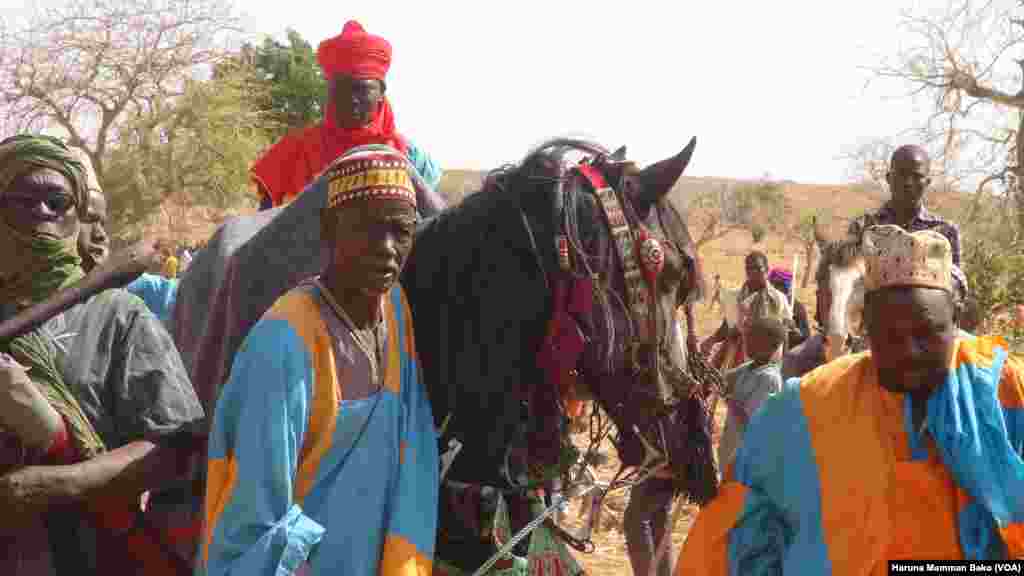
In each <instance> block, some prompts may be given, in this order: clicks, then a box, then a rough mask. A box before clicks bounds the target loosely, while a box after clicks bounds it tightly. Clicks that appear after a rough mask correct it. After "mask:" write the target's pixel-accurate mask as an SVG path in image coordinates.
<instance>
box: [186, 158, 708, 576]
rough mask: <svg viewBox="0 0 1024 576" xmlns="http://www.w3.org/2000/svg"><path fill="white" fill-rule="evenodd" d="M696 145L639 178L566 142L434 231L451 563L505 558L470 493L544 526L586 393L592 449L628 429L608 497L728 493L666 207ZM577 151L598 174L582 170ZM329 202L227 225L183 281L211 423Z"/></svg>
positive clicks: (418, 252)
mask: <svg viewBox="0 0 1024 576" xmlns="http://www.w3.org/2000/svg"><path fill="white" fill-rule="evenodd" d="M695 145H696V139H692V140H691V141H690V142H689V144H688V145H687V146H686V147H685V148H683V150H682V151H681V152H680V153H678V154H676V155H675V156H673V157H671V158H668V159H666V160H663V161H660V162H657V163H655V164H653V165H651V166H648V167H646V168H644V169H642V170H641V169H639V168H637V167H636V165H635V164H634V163H632V162H628V161H626V160H625V148H620V149H619V150H618V151H616V152H615V153H612V152H609V150H608V149H606V148H604V147H603V146H601V145H599V144H596V143H593V142H588V141H584V140H575V139H556V140H551V141H548V142H546V143H544V144H542V145H541V146H539V147H538V148H536V149H534V150H532V151H530V153H529V154H528V155H527V156H526V157H525V158H524V159H523V160H522V161H520V162H519V163H517V164H515V165H511V166H506V167H503V168H500V169H498V170H495V171H493V172H492V173H490V174H489V175H488V177H487V178H486V180H485V182H484V184H483V185H482V188H481V190H480V191H478V192H476V193H473V194H471V195H469V196H467V197H466V198H465V199H464V200H463V201H462V202H461V203H460V204H458V205H456V206H453V207H449V208H447V209H446V210H444V211H443V212H442V213H441V214H438V215H435V216H433V217H430V218H426V219H425V220H424V221H423V223H422V224H421V226H420V227H419V228H418V230H417V233H416V240H415V243H414V247H413V250H412V253H411V254H410V257H409V260H408V262H407V264H406V267H405V269H404V270H403V272H402V275H401V279H400V280H401V284H402V286H403V288H404V290H405V292H406V294H407V297H408V300H409V303H410V308H411V311H412V316H413V325H414V329H415V332H416V336H417V344H418V353H419V357H420V362H421V366H422V370H423V377H424V382H425V385H426V388H427V391H428V394H429V396H430V399H431V403H432V405H433V410H434V415H435V419H436V423H437V425H438V428H439V429H440V430H441V431H442V432H441V434H440V437H439V440H440V441H441V443H442V446H445V445H448V444H449V443H450V442H451V441H452V440H455V441H457V442H459V443H461V451H460V452H458V456H457V457H456V458H455V459H454V460H453V461H452V463H451V466H450V468H449V469H448V470H447V472H446V479H445V482H444V484H445V486H447V487H448V489H449V490H448V492H446V495H443V497H442V499H441V515H440V527H439V539H438V546H437V551H436V557H437V558H438V559H441V560H444V561H445V562H447V563H448V564H451V565H454V566H455V567H456V568H458V569H460V570H467V571H472V570H474V569H476V568H478V567H480V566H481V565H482V564H483V563H484V560H485V559H487V558H488V557H493V556H494V552H495V550H496V544H495V541H494V540H495V538H494V536H495V535H491V536H489V537H488V536H487V535H486V532H487V529H486V528H485V529H483V530H481V528H480V526H477V525H476V524H479V518H480V509H481V506H479V505H476V506H475V507H474V506H470V509H469V512H468V516H467V514H464V513H463V512H465V506H462V505H461V504H459V503H460V502H465V501H466V499H465V498H464V497H463V496H465V493H466V492H467V490H464V489H462V488H465V487H469V488H470V490H469V492H472V493H475V494H476V495H477V496H479V495H480V494H482V493H495V492H497V493H500V494H503V495H504V497H505V498H506V500H507V501H508V503H509V504H508V508H509V511H510V512H511V513H512V516H513V518H512V520H513V522H512V523H513V528H515V529H517V530H519V529H521V528H522V527H524V526H526V525H527V523H528V521H530V520H531V519H532V518H533V517H534V516H535V514H533V513H532V512H531V511H529V510H527V511H526V512H525V513H523V512H521V510H522V509H523V506H522V503H523V502H527V501H528V500H529V498H531V497H532V494H534V489H535V488H538V487H540V486H542V485H543V480H544V479H550V478H551V476H552V474H554V475H556V476H557V475H558V474H560V473H561V474H564V473H565V466H564V464H565V462H566V461H567V460H573V461H575V460H574V458H573V457H572V456H568V457H567V455H566V453H567V451H571V447H570V446H569V445H568V444H569V443H568V440H567V435H566V434H565V429H564V422H563V419H562V418H561V414H560V413H561V410H560V408H561V407H562V406H564V404H565V402H566V401H568V400H569V399H571V397H573V396H574V395H577V396H583V395H589V396H592V397H593V398H594V399H595V401H596V403H597V404H598V405H599V406H600V408H601V410H600V411H597V410H596V409H595V412H594V414H593V415H592V416H591V436H592V439H594V440H596V441H600V440H601V438H603V437H604V436H605V435H607V434H608V433H609V431H610V430H611V428H612V426H611V423H614V428H615V430H616V431H617V435H616V436H615V437H614V438H613V440H614V443H615V446H616V448H617V451H618V452H619V456H620V460H621V461H622V463H623V466H624V469H623V470H621V471H620V475H619V478H617V479H616V481H615V482H613V483H612V484H613V486H612V487H614V485H616V482H617V483H618V484H617V485H618V486H620V487H621V486H626V485H628V482H629V481H630V478H633V479H634V480H635V479H636V478H638V477H640V476H643V475H645V474H651V473H654V472H655V471H656V470H666V469H667V470H669V471H670V472H671V474H672V476H673V478H674V479H675V485H676V488H677V491H678V492H679V493H681V494H683V495H685V496H687V497H689V498H690V499H691V500H692V501H695V502H697V503H698V504H703V503H705V502H707V501H709V500H710V499H711V498H712V497H713V496H714V494H715V492H716V490H717V473H716V471H715V465H714V461H713V459H712V456H711V438H710V428H709V427H710V418H709V415H708V413H707V405H706V402H705V401H704V396H703V392H702V390H701V389H700V388H701V386H700V385H699V384H698V383H697V382H696V381H695V380H694V379H693V378H692V377H691V375H690V374H688V372H687V368H686V361H685V359H684V358H683V354H682V352H681V350H682V347H683V346H684V344H683V343H682V342H676V339H677V338H678V336H677V334H678V333H679V331H678V330H673V322H676V321H677V320H676V317H675V310H676V308H677V306H678V305H679V304H680V303H682V302H683V301H685V300H686V299H687V298H689V297H692V296H693V295H694V294H696V293H698V292H699V291H700V290H701V289H702V285H701V279H699V278H697V277H696V276H695V275H694V274H692V271H693V270H695V268H696V267H695V266H692V263H693V262H694V261H695V258H696V249H695V245H694V243H693V241H692V239H691V237H690V235H689V233H688V231H687V228H686V225H685V222H684V220H683V218H682V217H681V215H680V213H679V212H678V210H677V209H676V208H675V207H674V206H672V205H671V203H670V201H669V199H668V193H669V191H670V190H671V189H672V188H673V186H674V185H675V183H676V181H677V180H678V179H679V178H680V176H681V175H682V174H683V171H684V170H685V168H686V166H687V165H688V163H689V161H690V158H691V155H692V153H693V150H694V147H695ZM574 154H577V155H581V156H583V159H582V160H581V161H580V162H578V163H570V162H568V158H570V157H571V156H572V155H574ZM326 188H327V187H326V186H319V187H318V186H316V185H315V183H314V184H313V185H311V186H310V187H308V188H307V189H306V191H305V192H304V193H303V194H301V195H300V196H299V197H298V198H297V199H296V200H295V201H294V202H292V203H291V204H289V205H287V206H284V207H281V208H276V209H273V210H269V211H266V212H261V213H258V214H256V215H253V216H241V217H237V218H235V219H233V221H230V222H227V223H225V224H224V225H222V228H221V229H220V230H218V232H217V233H216V234H215V236H214V238H213V239H211V241H210V243H209V244H208V246H207V247H206V249H204V250H203V251H201V252H200V253H199V254H197V255H196V256H195V257H194V259H193V263H192V266H191V267H190V269H189V271H188V272H186V274H185V275H184V276H183V277H182V279H181V283H180V286H179V294H178V303H177V304H176V307H175V311H174V321H173V335H174V336H175V338H176V340H177V341H178V342H179V344H180V345H182V348H183V350H182V358H183V360H184V361H185V364H186V368H187V369H188V370H189V373H190V375H191V376H192V377H193V382H194V384H195V385H196V388H197V391H199V392H200V397H201V399H202V400H203V402H204V405H205V406H207V407H209V408H210V409H211V412H212V406H213V403H214V402H215V399H216V393H217V390H218V389H219V387H220V386H221V385H222V384H223V383H224V381H225V380H226V377H227V371H228V369H229V363H230V358H231V357H232V356H233V355H234V351H235V350H237V348H238V346H239V345H240V343H241V340H242V338H243V337H244V334H245V332H246V331H247V330H248V329H249V328H250V327H251V326H252V324H254V323H255V322H256V321H257V320H258V319H259V317H260V316H261V315H262V314H263V313H264V312H265V311H266V310H267V309H268V308H269V307H270V306H271V305H272V303H273V301H274V300H275V299H276V298H278V297H280V296H281V295H283V294H284V293H285V292H286V291H287V290H288V289H289V288H291V287H293V286H295V285H296V284H297V283H298V282H299V281H301V280H302V279H304V278H305V277H308V276H312V275H314V274H316V273H318V272H319V271H320V270H322V265H323V261H322V251H321V244H320V239H319V226H317V224H316V222H317V220H318V218H319V214H320V209H321V208H322V207H323V206H324V204H325V200H326ZM584 382H586V383H587V387H589V390H585V389H584V385H583V383H584ZM602 414H604V415H606V416H607V418H604V417H602ZM608 421H610V422H608ZM594 448H596V446H594ZM459 487H461V488H459ZM456 488H459V489H456ZM460 490H461V491H460ZM452 494H456V495H454V496H453V495H452ZM516 501H518V502H519V506H518V509H519V510H520V512H519V513H517V506H516ZM474 516H475V518H474ZM559 535H560V536H562V538H563V539H569V540H571V537H570V536H568V535H567V534H565V533H564V532H562V533H560V534H559ZM506 536H507V535H506ZM517 550H519V551H521V550H522V547H519V548H517Z"/></svg>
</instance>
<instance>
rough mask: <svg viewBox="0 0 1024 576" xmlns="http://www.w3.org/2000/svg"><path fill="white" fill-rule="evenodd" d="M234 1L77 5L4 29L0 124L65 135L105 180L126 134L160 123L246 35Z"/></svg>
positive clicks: (122, 0)
mask: <svg viewBox="0 0 1024 576" xmlns="http://www.w3.org/2000/svg"><path fill="white" fill-rule="evenodd" d="M238 31H239V27H238V20H237V19H236V18H235V17H234V16H233V15H232V12H231V9H230V6H229V5H228V4H227V2H226V0H69V1H68V2H66V3H64V4H62V5H61V6H60V7H57V8H52V9H48V10H45V11H42V12H40V13H37V14H35V15H34V16H33V17H31V18H30V19H29V20H28V22H27V24H25V25H23V26H20V27H18V28H14V27H5V28H3V29H0V118H2V119H3V124H4V126H3V127H4V128H5V129H6V130H9V131H15V130H17V131H21V130H26V129H40V128H44V127H46V128H54V127H56V128H60V129H62V130H63V131H64V132H66V133H67V136H68V140H69V143H70V144H71V145H73V146H78V147H80V148H82V149H84V150H85V151H86V152H87V153H88V155H89V156H90V159H91V160H92V163H93V166H94V168H95V170H96V172H97V176H98V177H99V178H100V181H101V182H103V181H104V173H105V160H106V159H107V152H108V149H109V148H111V147H112V146H115V145H116V144H117V142H116V138H117V136H118V133H119V130H118V127H119V125H120V124H121V123H123V122H125V121H126V120H127V119H129V118H130V119H131V120H132V121H133V122H134V123H138V122H139V121H148V122H150V123H152V124H153V125H156V124H159V123H160V122H161V121H162V120H163V119H165V118H166V117H167V114H169V110H170V108H171V107H170V106H169V104H170V103H171V102H172V100H173V98H175V97H178V96H182V95H184V94H185V86H186V80H188V79H191V78H194V77H195V76H196V74H198V73H201V72H203V70H204V68H205V69H209V67H210V66H212V65H213V64H215V63H217V62H218V61H220V60H221V59H222V58H223V57H224V56H225V54H226V51H225V46H226V45H225V43H226V42H230V41H231V40H232V39H233V38H234V34H233V33H234V32H238Z"/></svg>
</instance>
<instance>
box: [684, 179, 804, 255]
mask: <svg viewBox="0 0 1024 576" xmlns="http://www.w3.org/2000/svg"><path fill="white" fill-rule="evenodd" d="M784 202H785V198H784V197H783V195H782V193H781V188H779V186H778V185H777V184H774V183H771V182H767V181H763V182H756V183H742V184H736V183H722V184H721V185H719V186H716V187H711V188H706V189H704V190H702V191H700V192H697V193H693V194H689V195H688V196H687V205H686V212H687V215H688V218H689V220H690V222H691V225H692V226H694V228H695V229H696V230H699V232H698V233H697V235H696V239H695V240H694V241H695V242H696V244H697V248H698V249H699V248H700V247H702V246H704V245H705V244H708V243H710V242H714V241H715V240H718V239H720V238H724V237H725V236H727V235H728V234H730V233H731V232H734V231H744V232H749V233H750V234H751V235H752V236H753V237H754V241H755V242H758V241H760V239H761V238H762V237H764V234H765V233H766V232H767V231H768V230H770V229H773V224H772V223H773V222H774V221H776V220H778V219H780V218H781V215H782V213H783V212H784Z"/></svg>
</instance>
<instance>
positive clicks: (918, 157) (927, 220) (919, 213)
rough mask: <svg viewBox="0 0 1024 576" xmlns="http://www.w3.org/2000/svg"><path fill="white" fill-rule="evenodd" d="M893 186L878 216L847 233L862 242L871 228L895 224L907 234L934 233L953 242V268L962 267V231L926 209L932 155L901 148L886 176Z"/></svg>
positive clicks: (915, 148) (867, 217) (914, 148)
mask: <svg viewBox="0 0 1024 576" xmlns="http://www.w3.org/2000/svg"><path fill="white" fill-rule="evenodd" d="M885 179H886V182H887V183H888V184H889V194H890V196H891V197H890V198H889V201H888V202H886V203H885V205H883V206H882V208H881V209H879V210H878V211H876V212H870V213H868V214H864V215H863V216H861V217H859V218H857V219H855V220H854V221H853V222H850V226H849V229H848V230H847V233H848V234H849V235H851V236H855V237H857V238H860V237H862V236H863V235H864V231H865V230H867V229H868V228H870V227H871V226H878V225H881V224H892V225H895V226H900V227H901V228H903V229H904V230H908V231H910V232H917V231H918V230H934V231H936V232H938V233H939V234H942V235H943V236H945V237H946V240H948V241H949V245H950V250H951V258H952V259H953V264H955V265H957V266H959V265H960V229H959V228H958V227H957V225H956V224H954V223H953V222H950V221H948V220H946V219H944V218H942V217H941V216H939V215H938V214H933V213H931V212H929V211H928V209H927V208H925V207H924V197H925V195H926V194H927V192H928V187H929V186H931V158H929V156H928V152H927V151H926V150H925V149H924V148H921V147H920V146H916V145H913V144H907V145H904V146H900V147H899V148H897V149H896V150H894V151H893V153H892V157H891V158H890V160H889V171H888V172H886V175H885Z"/></svg>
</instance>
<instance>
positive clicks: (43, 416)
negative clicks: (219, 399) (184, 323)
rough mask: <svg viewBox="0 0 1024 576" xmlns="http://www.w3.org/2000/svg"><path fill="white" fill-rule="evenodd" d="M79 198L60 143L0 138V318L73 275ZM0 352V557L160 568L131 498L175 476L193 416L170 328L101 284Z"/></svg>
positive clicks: (77, 175) (79, 569) (12, 567)
mask: <svg viewBox="0 0 1024 576" xmlns="http://www.w3.org/2000/svg"><path fill="white" fill-rule="evenodd" d="M87 202H88V185H87V180H86V175H85V172H84V166H83V165H82V163H81V162H80V161H79V160H78V159H77V158H76V157H75V156H74V155H73V154H72V152H71V151H70V150H69V149H68V147H67V146H66V145H65V144H64V143H63V142H61V141H60V140H57V139H55V138H50V137H46V136H32V135H20V136H14V137H11V138H8V139H6V140H4V141H3V142H0V320H4V319H7V318H10V317H11V316H12V315H13V314H15V313H17V312H19V311H20V310H22V309H24V308H26V307H28V306H31V305H32V304H35V303H38V302H40V301H43V300H45V299H46V298H48V297H49V296H51V295H53V294H54V293H55V292H57V291H58V290H60V289H62V288H65V287H67V286H69V285H71V284H73V283H74V282H75V281H77V280H79V279H81V278H82V277H83V272H82V268H81V260H80V258H79V254H78V236H79V230H80V219H81V217H82V215H83V214H84V213H85V207H86V205H87ZM0 353H2V354H0V428H2V429H4V430H5V431H6V432H5V433H4V436H5V438H4V442H3V444H4V446H3V448H2V449H0V462H2V463H0V510H3V514H2V515H0V565H2V566H4V567H5V569H6V570H8V571H9V573H11V574H54V573H55V574H86V575H88V574H115V573H117V574H121V573H126V574H129V573H130V574H140V573H163V572H161V570H166V569H167V567H168V566H169V565H171V563H173V560H172V559H168V558H166V557H165V556H163V555H162V552H161V551H160V550H159V548H158V546H159V545H158V544H157V543H154V542H152V541H150V540H145V541H142V542H139V541H137V539H136V538H137V537H138V536H139V534H138V531H137V530H136V528H137V525H136V523H135V521H136V519H137V517H138V515H139V514H140V513H141V512H140V506H139V497H140V495H141V494H142V493H143V492H145V491H150V490H152V491H157V490H159V489H160V488H162V487H166V486H167V485H168V483H169V482H172V481H174V480H175V479H177V478H179V477H180V476H181V475H182V474H184V473H185V472H186V470H185V466H184V462H185V461H186V460H187V458H188V455H189V453H190V447H189V446H188V445H187V444H188V443H189V441H190V440H191V433H192V431H193V426H194V425H195V424H197V423H199V422H200V421H201V420H202V417H203V411H202V408H201V407H200V404H199V401H198V399H197V398H196V395H195V392H194V391H193V389H192V386H191V384H190V383H189V380H188V376H187V375H186V373H185V369H184V367H183V366H182V364H181V358H180V357H179V356H178V353H177V350H176V349H175V347H174V343H173V342H172V341H171V337H170V335H169V334H168V333H167V331H166V330H165V329H164V328H163V326H162V325H161V324H160V322H159V321H158V320H157V319H156V318H155V317H154V316H153V315H152V314H151V313H150V312H149V311H148V310H147V309H146V307H145V305H144V304H143V303H142V301H141V300H139V299H138V298H135V297H134V296H131V295H129V294H128V293H126V292H124V291H123V290H107V291H105V292H102V293H100V294H98V295H96V296H93V297H92V298H90V299H88V300H87V301H85V302H84V303H81V304H78V305H76V306H74V307H72V308H71V309H69V310H67V311H66V312H63V313H61V314H59V315H57V316H55V317H54V318H52V319H50V320H49V321H47V322H46V323H44V324H43V325H42V326H41V327H39V328H36V329H35V330H33V331H31V332H29V333H27V334H24V335H21V336H18V337H16V338H14V339H11V340H9V341H6V342H0ZM40 399H44V401H39V400H40ZM33 422H34V423H35V424H34V426H33V425H32V423H33ZM11 435H13V436H14V437H13V438H11ZM19 444H20V447H19ZM12 453H13V454H14V455H15V456H18V457H15V458H13V459H12V458H11V455H12ZM149 544H152V545H153V546H149ZM129 549H130V550H131V552H130V553H127V551H128V550H129ZM151 552H152V553H154V554H155V555H153V556H150V555H149V553H151Z"/></svg>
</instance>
